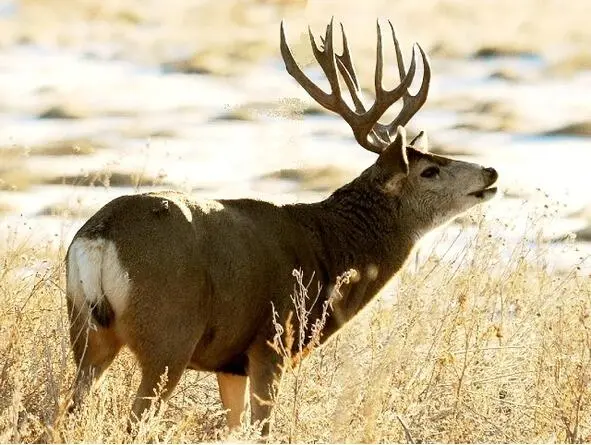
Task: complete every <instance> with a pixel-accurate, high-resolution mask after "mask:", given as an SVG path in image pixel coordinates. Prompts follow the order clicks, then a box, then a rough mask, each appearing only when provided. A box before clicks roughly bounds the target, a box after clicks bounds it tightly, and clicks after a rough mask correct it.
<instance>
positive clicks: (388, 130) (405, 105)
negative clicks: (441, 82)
mask: <svg viewBox="0 0 591 445" xmlns="http://www.w3.org/2000/svg"><path fill="white" fill-rule="evenodd" d="M388 24H389V25H390V30H391V31H392V39H393V40H394V48H395V50H396V60H397V62H398V74H399V76H400V79H401V84H400V86H402V85H403V84H406V83H407V82H406V80H409V82H408V85H406V87H405V88H404V92H403V93H402V95H401V96H398V98H402V109H401V110H400V113H399V114H398V116H396V118H395V119H394V120H393V121H392V122H391V123H390V124H388V125H383V124H376V127H379V128H376V131H377V132H379V133H382V134H387V135H388V137H389V135H391V134H392V133H393V132H394V131H395V130H396V128H398V126H399V125H401V126H404V125H406V124H407V123H408V121H410V119H411V118H412V117H413V116H414V115H415V114H416V112H417V111H418V110H419V109H420V108H421V107H422V106H423V104H424V103H425V101H426V100H427V95H428V93H429V84H430V82H431V67H430V66H429V60H428V59H427V55H426V54H425V52H424V51H423V48H421V46H420V45H419V44H416V47H417V48H418V49H419V52H420V54H421V60H422V63H423V79H422V81H421V86H420V88H419V91H418V92H417V94H416V95H414V96H413V95H411V94H410V93H409V91H408V87H410V85H411V83H412V80H413V78H414V74H415V69H416V57H415V56H416V53H415V48H414V46H413V53H412V61H411V65H410V68H409V70H408V73H406V75H405V69H404V60H403V59H402V51H401V50H400V44H399V43H398V39H397V38H396V32H395V31H394V26H393V25H392V22H391V21H390V20H388ZM396 89H398V88H396ZM393 91H394V90H393ZM393 91H391V92H386V95H389V94H390V93H392V92H393ZM377 94H378V93H377V90H376V96H377ZM376 103H377V100H376ZM384 111H385V110H384Z"/></svg>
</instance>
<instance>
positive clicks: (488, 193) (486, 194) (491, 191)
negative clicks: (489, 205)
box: [468, 187, 497, 199]
mask: <svg viewBox="0 0 591 445" xmlns="http://www.w3.org/2000/svg"><path fill="white" fill-rule="evenodd" d="M496 193H497V188H496V187H490V188H486V189H482V190H478V191H477V192H472V193H468V196H474V197H475V198H479V199H484V198H492V197H493V196H495V194H496Z"/></svg>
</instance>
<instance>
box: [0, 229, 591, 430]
mask: <svg viewBox="0 0 591 445" xmlns="http://www.w3.org/2000/svg"><path fill="white" fill-rule="evenodd" d="M489 233H490V232H489V230H488V228H487V227H482V228H481V229H480V230H479V232H478V235H477V236H476V237H475V238H474V239H473V241H472V243H471V244H470V245H469V247H467V248H466V249H463V250H462V252H461V253H460V254H459V255H457V257H456V258H451V259H448V261H441V260H440V258H439V257H438V256H436V255H431V256H430V257H429V258H428V260H427V261H426V262H425V263H424V264H422V265H420V266H419V267H418V268H416V269H415V268H413V267H407V268H406V269H405V271H404V272H402V273H401V274H400V275H399V277H398V278H397V279H396V280H395V283H394V284H395V286H394V287H395V288H396V292H395V293H392V292H391V291H387V292H385V293H384V295H383V296H382V297H381V298H380V299H379V300H378V301H376V302H375V303H373V304H372V305H370V306H369V307H368V308H367V309H366V310H365V311H364V312H363V313H362V314H360V316H359V317H358V318H356V319H355V320H354V321H353V322H351V323H350V325H348V326H347V327H346V328H345V329H344V330H343V332H342V333H340V334H339V335H337V336H336V337H335V338H334V339H333V340H332V341H331V342H329V344H327V345H326V346H324V347H322V348H320V349H317V350H315V351H313V352H312V353H311V354H309V355H308V356H306V357H305V358H304V359H302V360H301V361H300V362H299V363H298V364H297V365H296V366H295V367H293V368H288V370H287V371H286V374H285V377H284V379H283V381H282V382H281V385H280V391H279V399H278V402H277V405H276V409H275V411H274V414H273V422H274V432H273V437H272V439H273V440H274V441H281V442H283V441H291V442H302V441H304V442H337V441H338V442H410V441H413V442H419V441H421V442H580V441H590V440H591V423H590V420H591V418H590V415H591V406H590V405H589V400H590V396H591V394H590V389H589V374H590V372H591V371H590V370H591V367H590V361H591V336H590V333H591V318H590V313H591V281H590V280H589V278H588V277H583V276H581V275H580V274H578V273H577V270H576V266H574V267H573V270H572V271H570V272H564V273H558V272H552V271H551V268H550V267H549V266H548V264H547V263H546V260H545V258H546V256H545V254H546V252H544V247H543V244H532V243H530V242H529V241H526V239H525V237H524V240H523V242H522V243H520V244H519V245H518V246H517V247H516V248H514V249H512V250H511V251H510V252H509V253H507V248H506V247H507V245H506V243H505V240H503V239H499V238H498V237H495V236H490V234H489ZM20 239H21V238H19V237H16V236H15V237H10V239H7V240H5V243H4V244H5V247H3V251H2V252H1V253H0V301H1V304H0V442H35V441H43V442H61V441H66V442H81V441H84V442H131V441H134V440H135V441H137V442H144V441H158V442H189V441H191V442H193V441H212V440H225V439H228V433H227V431H225V430H224V425H225V420H224V419H225V418H224V412H223V409H222V407H221V404H220V402H219V398H218V394H217V388H216V384H215V378H214V377H213V376H212V375H209V374H205V373H196V372H188V373H187V374H186V375H185V377H184V378H183V380H182V381H181V384H180V385H179V387H178V388H177V390H176V391H175V393H174V396H173V397H172V398H171V400H170V401H169V403H168V404H167V405H168V406H167V407H166V410H161V409H159V408H158V407H155V408H154V409H153V410H152V412H150V413H148V414H147V416H146V418H145V419H144V422H143V423H142V425H141V426H140V429H139V431H138V435H137V437H136V438H135V439H133V438H132V437H130V436H128V435H127V433H126V416H127V413H128V410H129V407H130V405H131V401H132V397H133V395H134V393H135V389H136V386H137V384H138V377H139V370H138V368H137V366H136V365H135V362H134V360H133V358H132V357H131V356H130V355H129V354H128V353H123V354H122V355H121V356H119V357H118V358H117V360H116V361H115V363H114V364H113V365H112V366H111V368H110V369H109V370H108V371H107V373H106V376H105V377H104V379H103V380H102V382H101V383H100V384H99V385H97V386H96V387H95V388H94V389H93V391H92V394H91V395H90V396H89V397H88V399H87V401H86V402H85V404H84V405H83V407H82V409H81V411H80V412H78V413H76V414H68V413H67V412H66V410H65V405H66V400H67V397H68V394H69V391H70V384H71V381H72V379H73V376H74V374H75V368H74V364H73V361H72V359H71V356H70V352H69V344H68V333H67V316H66V311H65V307H64V306H65V302H64V292H63V286H64V267H63V261H62V260H63V254H64V249H63V248H58V249H57V250H56V249H55V248H52V247H48V246H50V244H49V243H48V245H47V246H44V245H31V244H30V243H27V242H26V241H20ZM536 246H538V247H536ZM287 279H289V277H287ZM304 281H305V280H304ZM296 289H298V292H299V293H298V292H296V295H295V296H294V299H295V301H298V298H299V301H303V300H302V298H304V299H305V298H306V293H307V290H306V289H305V286H304V287H302V286H300V287H299V288H298V287H296ZM311 294H313V292H311ZM298 295H299V296H298ZM312 297H313V295H309V296H308V298H312ZM299 316H305V314H303V313H302V314H299ZM296 339H297V337H296ZM256 438H257V433H256V431H255V428H253V427H248V428H245V430H244V431H242V432H238V433H232V435H231V436H230V439H233V440H255V439H256Z"/></svg>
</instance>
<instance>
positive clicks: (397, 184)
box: [66, 20, 498, 437]
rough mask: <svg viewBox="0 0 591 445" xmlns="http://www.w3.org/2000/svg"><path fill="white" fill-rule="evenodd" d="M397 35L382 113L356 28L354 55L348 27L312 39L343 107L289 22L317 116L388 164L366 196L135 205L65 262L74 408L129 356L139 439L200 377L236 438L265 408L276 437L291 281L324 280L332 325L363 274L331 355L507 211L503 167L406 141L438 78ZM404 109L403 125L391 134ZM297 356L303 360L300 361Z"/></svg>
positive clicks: (162, 195)
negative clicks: (466, 234) (481, 213)
mask: <svg viewBox="0 0 591 445" xmlns="http://www.w3.org/2000/svg"><path fill="white" fill-rule="evenodd" d="M388 23H389V27H390V31H391V34H392V39H393V44H394V51H395V56H396V60H397V68H398V73H399V77H400V83H399V85H397V86H396V87H395V88H393V89H391V90H388V89H385V88H384V87H383V85H382V77H383V50H382V31H381V28H380V23H379V21H378V22H377V56H376V66H375V101H374V102H373V104H372V105H371V107H367V106H366V104H365V103H364V102H363V101H362V99H361V89H360V84H359V81H358V78H357V74H356V71H355V69H354V66H353V62H352V58H351V54H350V50H349V47H348V41H347V37H346V34H345V28H344V26H343V25H342V24H341V32H340V34H341V35H342V51H340V54H337V52H336V51H335V49H334V44H333V28H334V27H333V20H331V21H330V23H329V24H328V26H327V27H326V32H325V34H324V36H322V37H321V44H318V43H317V42H316V39H315V37H314V35H313V33H312V31H311V30H310V29H308V32H309V37H310V42H311V46H312V50H313V54H314V56H315V59H316V61H317V62H318V64H319V66H320V67H321V68H322V70H323V72H324V74H325V75H326V78H327V80H328V83H329V86H330V89H331V91H330V93H327V92H325V91H324V90H323V89H322V88H320V87H319V86H317V85H316V84H315V83H313V82H312V81H311V80H310V78H309V77H308V76H307V75H306V74H305V73H304V72H303V70H302V69H301V68H300V67H299V66H298V64H297V62H296V60H295V58H294V56H293V54H292V52H291V50H290V48H289V45H288V43H287V40H286V37H285V29H284V24H283V22H282V23H281V26H280V51H281V55H282V58H283V61H284V63H285V67H286V70H287V72H288V73H289V74H290V75H291V76H292V77H293V78H294V79H295V80H296V81H297V82H298V83H299V85H300V86H301V87H302V88H303V89H304V90H305V91H306V92H307V93H308V94H309V95H310V96H311V97H312V98H313V99H314V100H315V101H316V102H317V103H318V104H320V105H321V106H322V107H323V108H325V109H327V110H329V111H331V112H334V113H336V114H337V115H339V116H340V117H342V118H343V119H344V121H345V122H346V123H347V124H348V125H349V127H351V130H352V131H353V135H354V137H355V140H356V142H357V143H358V144H359V145H360V146H361V147H362V148H363V149H366V150H369V151H370V152H372V153H375V154H376V155H377V156H376V159H375V162H373V164H371V165H370V166H369V167H367V168H366V169H365V170H363V171H362V172H361V173H360V174H359V176H357V177H356V178H355V179H353V180H352V181H351V182H349V183H347V184H345V185H343V186H342V187H340V188H338V189H337V190H335V191H334V192H333V193H332V194H330V196H328V197H327V198H325V199H323V200H321V201H319V202H314V203H293V204H284V205H276V204H273V203H270V202H264V201H260V200H254V199H219V200H215V199H211V200H207V199H194V198H193V197H191V196H190V195H188V194H184V193H180V192H175V191H164V192H150V193H143V194H134V195H127V196H121V197H118V198H116V199H114V200H112V201H110V202H109V203H107V204H106V205H105V206H104V207H102V208H101V209H100V210H98V211H97V212H96V213H95V214H94V215H93V216H92V217H90V219H88V221H87V222H86V223H85V224H84V225H83V226H82V227H81V228H80V229H79V231H78V232H77V233H76V235H75V236H74V238H73V240H72V242H71V244H70V246H69V248H68V252H67V254H66V281H67V285H66V301H67V310H68V315H69V320H70V329H69V330H70V340H71V346H72V350H73V356H74V361H75V363H76V365H77V373H76V377H75V381H74V383H73V386H72V397H71V399H72V400H71V407H72V408H71V409H75V407H78V406H80V404H81V403H82V401H83V399H84V397H85V395H86V394H87V393H88V391H89V389H90V388H91V386H92V385H93V384H94V382H96V381H97V380H98V379H99V378H100V377H101V375H102V374H103V373H104V371H105V370H106V369H107V368H108V367H109V365H110V364H111V362H112V361H113V359H114V358H115V356H116V355H117V354H118V352H119V351H120V350H121V348H122V347H124V346H127V347H128V348H129V349H130V350H131V352H132V353H133V354H134V356H135V358H136V359H137V361H138V363H139V368H140V369H141V382H140V385H139V388H138V389H137V394H136V397H135V399H134V402H133V406H132V409H131V413H130V422H132V423H131V424H133V422H137V421H138V419H141V417H142V414H143V413H144V411H145V410H146V409H147V408H149V407H150V404H151V403H152V399H154V388H155V387H156V386H157V385H158V384H159V382H160V380H161V376H162V375H163V374H166V382H165V385H164V388H161V391H160V393H159V394H158V397H159V400H160V401H165V400H167V399H168V398H169V397H170V395H171V393H172V391H173V390H174V388H175V386H176V385H177V383H178V382H179V380H180V378H181V376H182V375H183V373H184V371H185V370H187V369H193V370H198V371H203V372H212V373H215V374H216V376H217V383H218V386H219V393H220V397H221V402H222V405H223V407H224V409H225V410H226V416H227V424H228V427H229V428H230V429H233V428H238V427H240V426H241V424H242V422H243V421H245V416H246V412H245V410H246V408H247V406H248V404H250V414H251V421H252V422H253V423H254V422H259V424H260V425H261V433H262V434H263V436H267V437H268V435H269V434H270V431H271V425H270V422H271V420H270V419H271V413H272V408H273V404H274V403H275V401H276V391H275V390H274V388H276V383H277V382H279V381H280V379H281V376H282V374H283V373H284V370H285V366H284V358H283V357H281V354H279V353H278V351H277V349H276V348H273V347H272V345H271V344H270V342H271V341H272V340H273V339H274V337H275V335H276V329H275V326H274V323H273V320H274V319H273V317H274V316H276V317H277V319H278V320H282V321H285V320H288V319H289V317H290V314H291V313H292V311H293V302H292V300H291V298H290V295H291V293H292V291H293V285H294V283H293V276H292V272H293V271H294V270H296V269H297V270H300V271H301V272H302V274H304V275H305V276H306V277H313V278H311V283H315V284H313V288H314V289H315V288H316V287H317V288H318V289H319V293H318V297H317V299H316V300H315V306H314V307H308V308H307V310H309V313H310V316H309V318H310V320H316V319H318V318H320V317H321V315H322V314H321V312H322V311H321V308H322V306H323V304H324V303H326V302H327V301H328V299H329V298H330V295H331V289H334V286H335V284H336V281H337V279H338V277H340V276H341V275H342V274H343V273H344V272H345V271H348V270H354V271H355V272H356V273H355V279H354V280H349V281H348V282H346V283H344V284H343V285H342V286H341V287H340V289H339V293H340V297H339V298H338V299H335V300H334V301H333V302H331V309H330V313H329V314H328V315H327V319H326V322H325V324H324V328H323V331H322V337H321V340H320V343H322V344H324V343H325V342H326V341H327V340H329V339H330V338H331V337H333V335H334V334H335V333H337V332H339V331H340V330H341V329H342V328H343V327H344V326H346V325H347V323H348V322H349V321H350V320H351V319H353V318H354V317H355V316H356V315H357V314H358V313H359V312H360V311H361V310H362V309H363V308H364V307H366V306H367V305H368V303H370V302H371V301H372V300H373V299H374V297H375V296H376V295H377V294H378V293H379V291H380V290H381V289H382V288H383V287H384V286H385V285H386V283H388V282H389V281H390V280H391V279H392V278H393V277H394V276H395V275H396V274H397V273H398V272H399V271H400V270H401V269H402V268H403V266H404V264H405V262H406V260H407V259H408V258H409V256H410V255H411V252H412V251H413V248H414V247H415V246H416V245H417V243H418V242H419V240H420V239H421V238H422V237H423V236H424V235H425V234H427V233H428V232H430V231H431V230H433V229H435V228H437V227H439V226H441V225H443V224H445V223H447V222H449V221H450V220H452V219H453V218H455V217H456V216H457V215H459V214H461V213H463V212H466V211H467V210H469V209H471V208H472V207H474V206H476V205H478V204H482V203H484V202H486V201H489V200H490V199H491V198H492V197H493V196H495V194H496V192H497V188H496V187H493V185H494V184H495V182H496V181H497V178H498V173H497V171H496V170H495V169H494V168H491V167H483V166H481V165H478V164H475V163H470V162H465V161H461V160H454V159H451V158H448V157H444V156H441V155H437V154H433V153H430V152H429V151H428V149H427V147H425V146H424V145H425V144H423V143H422V142H421V141H422V140H424V133H423V132H420V133H418V135H417V136H416V137H415V138H414V139H413V140H412V141H410V143H409V142H407V137H406V131H405V128H404V126H405V125H406V124H407V123H408V122H409V121H410V120H411V118H412V117H413V116H414V115H415V114H416V113H417V112H418V111H419V109H420V108H421V107H422V106H423V104H424V103H425V101H426V99H427V94H428V90H429V85H430V79H431V68H430V65H429V60H428V58H427V55H426V54H425V52H424V51H423V49H422V48H421V46H420V45H418V44H415V45H413V52H412V59H411V63H410V65H409V68H408V70H407V69H406V68H405V64H404V61H403V58H402V54H401V49H400V45H399V42H398V40H397V37H396V33H395V30H394V27H393V25H392V23H391V22H390V21H388ZM417 49H418V53H417ZM419 58H420V60H421V63H422V67H423V69H422V79H421V81H420V87H419V89H418V92H416V94H414V95H413V94H411V93H410V92H409V87H410V86H411V83H412V82H413V79H414V78H415V74H416V72H417V60H418V59H419ZM342 82H344V86H345V87H346V88H347V90H348V92H349V95H350V98H351V102H349V103H348V102H347V101H346V100H345V98H344V95H343V94H342V91H341V89H342V86H343V85H342ZM399 100H400V101H401V102H402V107H401V109H400V112H399V113H398V114H397V115H396V117H395V118H394V119H393V120H392V121H390V122H388V123H382V122H379V119H380V118H382V116H383V115H384V113H385V112H386V110H388V109H389V108H390V107H391V106H392V105H393V104H394V103H396V102H397V101H399ZM350 104H352V106H351V105H350ZM308 303H310V305H311V302H308ZM291 321H292V322H293V329H294V330H295V331H296V332H297V331H298V329H300V328H302V326H300V325H299V322H298V320H297V319H295V318H292V319H291ZM303 329H306V327H305V326H304V327H303ZM306 335H307V336H306V338H309V333H307V334H306ZM288 353H290V354H293V355H294V357H295V355H296V354H297V351H295V350H290V351H288ZM247 387H248V390H247Z"/></svg>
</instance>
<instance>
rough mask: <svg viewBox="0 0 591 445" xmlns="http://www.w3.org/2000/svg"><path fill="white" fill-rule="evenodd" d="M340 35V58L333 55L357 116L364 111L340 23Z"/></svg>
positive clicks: (343, 30)
mask: <svg viewBox="0 0 591 445" xmlns="http://www.w3.org/2000/svg"><path fill="white" fill-rule="evenodd" d="M341 35H342V37H343V54H342V55H340V56H339V55H338V54H335V57H336V59H337V65H338V67H339V71H340V73H341V76H343V79H344V80H345V84H346V85H347V89H348V90H349V94H350V95H351V99H352V100H353V105H355V112H356V113H357V114H363V113H365V112H366V110H365V106H364V105H363V102H361V99H360V98H359V81H358V80H357V74H355V68H354V67H353V61H352V60H351V53H350V52H349V45H348V42H347V35H346V34H345V28H344V26H343V24H342V23H341Z"/></svg>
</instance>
